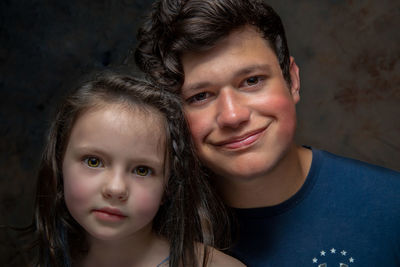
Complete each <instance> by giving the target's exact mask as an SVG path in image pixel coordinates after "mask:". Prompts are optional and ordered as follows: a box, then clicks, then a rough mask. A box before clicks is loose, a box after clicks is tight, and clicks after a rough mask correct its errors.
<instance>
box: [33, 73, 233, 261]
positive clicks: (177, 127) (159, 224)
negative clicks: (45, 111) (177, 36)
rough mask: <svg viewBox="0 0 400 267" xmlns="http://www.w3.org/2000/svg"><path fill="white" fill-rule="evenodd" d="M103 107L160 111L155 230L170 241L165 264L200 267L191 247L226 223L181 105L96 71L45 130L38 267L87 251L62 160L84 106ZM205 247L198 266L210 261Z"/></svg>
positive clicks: (150, 88)
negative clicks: (161, 169) (162, 165)
mask: <svg viewBox="0 0 400 267" xmlns="http://www.w3.org/2000/svg"><path fill="white" fill-rule="evenodd" d="M107 103H111V104H113V103H121V104H128V105H129V106H131V107H132V108H138V107H139V108H141V109H140V110H141V111H143V110H144V112H150V113H149V114H151V112H159V113H160V114H161V115H162V116H163V117H164V118H165V124H164V125H162V126H161V127H164V129H165V132H166V137H167V138H166V151H165V154H166V159H167V160H166V164H169V170H170V177H169V180H168V184H167V185H166V194H165V195H166V197H165V201H164V203H163V205H161V207H160V209H159V211H158V213H157V214H156V217H155V218H154V220H153V230H154V232H156V233H158V234H160V235H162V236H164V237H165V238H166V239H167V240H169V242H170V258H169V263H170V266H199V265H200V264H199V263H198V262H197V256H198V251H197V248H196V245H195V243H196V242H203V243H205V245H206V246H207V245H208V246H213V245H214V236H215V235H216V234H218V233H221V234H222V233H226V229H227V227H228V225H229V223H228V222H227V220H226V218H227V217H226V212H225V209H224V206H223V204H222V202H221V201H220V200H219V199H218V197H217V196H216V194H215V193H214V191H213V189H212V187H211V186H210V184H209V182H208V179H207V177H206V176H205V175H203V173H202V167H201V166H200V163H199V160H198V159H197V158H196V156H195V154H194V152H193V144H192V142H191V138H190V133H189V130H188V127H187V123H186V121H185V118H184V115H183V112H182V109H181V103H180V100H179V99H178V97H177V96H176V95H174V94H172V93H170V92H168V91H167V90H164V89H159V88H157V87H156V86H155V85H154V84H153V83H150V82H148V81H143V80H138V79H135V78H132V77H129V76H126V75H121V74H115V73H101V74H98V75H96V77H95V78H93V79H91V80H90V81H88V82H86V83H84V84H83V85H82V86H79V87H78V88H77V89H75V91H73V92H72V94H71V95H69V96H68V97H67V98H66V100H65V101H64V103H63V104H62V105H61V107H60V108H59V110H58V112H57V115H56V118H55V120H54V121H53V123H52V125H51V127H50V131H49V135H48V138H47V145H46V147H45V149H44V153H43V157H42V161H41V165H40V168H39V173H38V181H37V195H36V203H35V218H34V223H33V226H32V228H33V231H34V232H35V234H36V237H37V238H36V240H35V242H34V244H35V245H36V246H37V247H38V250H39V253H38V259H37V263H36V266H52V267H58V266H72V265H73V262H74V261H75V260H79V259H80V257H83V256H84V255H85V253H87V251H88V249H89V247H88V243H87V240H86V238H85V231H84V229H83V228H82V227H81V226H80V225H79V224H78V223H77V222H76V221H75V220H74V219H73V218H72V216H71V215H70V213H69V211H68V209H67V207H66V205H65V201H64V186H63V177H62V162H63V158H64V154H65V150H66V146H67V144H68V139H69V135H70V133H71V130H72V127H73V126H74V123H75V121H76V120H77V119H78V118H79V116H80V115H81V114H82V113H83V112H85V111H87V110H88V109H90V108H92V107H96V106H98V105H102V104H107ZM218 238H219V237H218ZM206 246H204V248H205V249H204V253H206V254H204V255H205V257H204V258H203V263H202V265H205V263H206V261H207V251H206V250H207V249H206Z"/></svg>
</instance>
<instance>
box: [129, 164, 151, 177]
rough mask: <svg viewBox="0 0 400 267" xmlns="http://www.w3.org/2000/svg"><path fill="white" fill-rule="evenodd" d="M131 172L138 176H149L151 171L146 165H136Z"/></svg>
mask: <svg viewBox="0 0 400 267" xmlns="http://www.w3.org/2000/svg"><path fill="white" fill-rule="evenodd" d="M133 173H134V174H136V175H139V176H149V175H151V174H152V173H153V171H152V169H151V168H149V167H147V166H138V167H136V168H135V169H134V170H133Z"/></svg>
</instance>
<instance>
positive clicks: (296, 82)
mask: <svg viewBox="0 0 400 267" xmlns="http://www.w3.org/2000/svg"><path fill="white" fill-rule="evenodd" d="M299 72H300V71H299V67H298V66H297V64H296V62H295V61H294V57H290V66H289V73H290V79H291V82H292V83H291V86H290V93H291V95H292V98H293V102H294V103H295V104H296V103H297V102H299V100H300V75H299Z"/></svg>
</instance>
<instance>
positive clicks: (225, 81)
mask: <svg viewBox="0 0 400 267" xmlns="http://www.w3.org/2000/svg"><path fill="white" fill-rule="evenodd" d="M182 64H183V69H184V73H185V80H184V84H183V86H182V91H181V95H182V97H183V99H184V101H185V107H184V108H185V114H186V116H187V119H188V122H189V126H190V130H191V133H192V137H193V140H194V143H195V146H196V149H197V153H198V155H199V156H200V158H201V160H202V161H203V162H204V163H205V164H206V165H207V166H208V167H209V168H211V169H212V170H213V171H214V172H215V173H217V174H218V175H220V176H222V177H225V178H227V179H239V180H243V179H251V178H256V177H262V176H265V175H267V174H268V173H269V172H270V171H271V170H272V169H273V168H274V167H275V166H276V165H277V164H278V163H279V162H280V160H281V159H282V158H283V157H284V155H285V153H286V152H287V151H288V149H289V148H290V146H291V145H293V137H294V132H295V127H296V112H295V104H296V103H297V102H298V101H299V94H298V90H299V75H298V68H297V66H296V64H295V63H294V61H293V60H291V67H290V73H291V78H292V86H291V87H290V88H288V85H287V83H286V81H285V79H284V77H283V75H282V71H281V68H280V66H279V63H278V60H277V57H276V55H275V54H274V52H273V51H272V49H271V48H270V47H269V45H268V44H267V42H266V41H265V40H264V39H262V38H261V36H260V34H259V33H258V32H257V31H256V30H254V29H253V28H252V27H244V28H242V29H240V30H237V31H234V32H232V33H231V34H230V35H228V36H227V37H226V38H225V39H222V40H221V41H219V42H218V43H217V44H216V46H214V47H213V48H212V49H210V50H207V51H205V52H189V53H186V54H183V56H182Z"/></svg>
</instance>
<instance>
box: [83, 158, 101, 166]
mask: <svg viewBox="0 0 400 267" xmlns="http://www.w3.org/2000/svg"><path fill="white" fill-rule="evenodd" d="M84 162H85V163H86V165H87V166H89V167H91V168H98V167H102V166H103V163H102V162H101V160H100V159H98V158H96V157H87V158H85V160H84Z"/></svg>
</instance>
